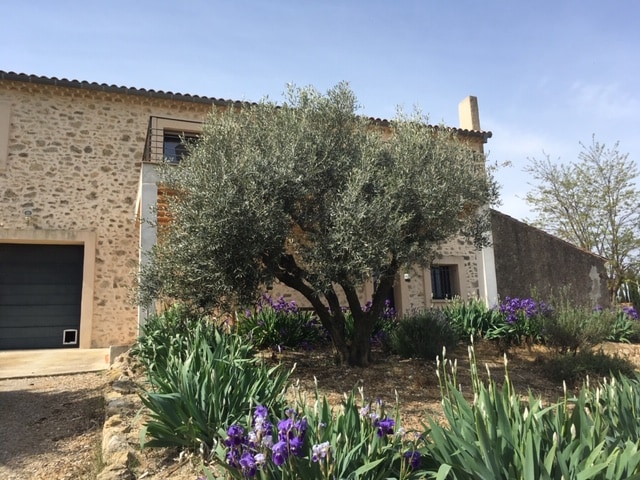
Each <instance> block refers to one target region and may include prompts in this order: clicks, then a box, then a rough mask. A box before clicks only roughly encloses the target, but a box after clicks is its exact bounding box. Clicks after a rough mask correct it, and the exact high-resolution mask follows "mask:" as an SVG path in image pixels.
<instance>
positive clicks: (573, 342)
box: [543, 302, 614, 354]
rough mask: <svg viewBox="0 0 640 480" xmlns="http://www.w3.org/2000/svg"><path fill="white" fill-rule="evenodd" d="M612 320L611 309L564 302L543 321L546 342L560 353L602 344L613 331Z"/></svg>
mask: <svg viewBox="0 0 640 480" xmlns="http://www.w3.org/2000/svg"><path fill="white" fill-rule="evenodd" d="M613 319H614V316H613V314H611V313H610V312H608V311H594V310H592V309H590V308H586V307H574V306H572V305H570V304H569V303H568V302H562V303H560V304H558V306H556V308H555V309H554V310H553V311H552V312H551V314H550V315H548V316H546V317H545V318H544V320H543V334H544V339H545V343H546V344H547V345H548V346H549V347H551V348H554V349H555V350H556V351H557V352H558V353H560V354H565V353H573V354H575V353H577V352H578V351H581V350H586V349H589V348H591V347H592V346H594V345H597V344H599V343H602V342H603V341H604V340H605V339H606V338H607V336H608V335H609V334H610V332H611V327H612V323H613Z"/></svg>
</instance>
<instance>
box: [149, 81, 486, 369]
mask: <svg viewBox="0 0 640 480" xmlns="http://www.w3.org/2000/svg"><path fill="white" fill-rule="evenodd" d="M358 108H359V107H358V103H357V100H356V98H355V96H354V94H353V92H352V91H351V90H350V88H349V87H348V86H347V85H346V84H338V85H337V86H336V87H334V88H332V89H330V90H329V91H328V92H327V93H326V94H321V93H319V92H318V91H317V90H315V89H313V88H294V87H291V88H290V89H289V91H288V93H287V94H286V95H285V99H284V102H283V103H282V104H280V105H277V104H275V103H273V102H271V101H269V100H263V101H261V102H260V103H258V104H244V105H242V106H237V105H236V106H233V107H230V108H228V109H224V110H220V109H219V110H216V111H214V112H212V113H211V115H210V116H209V117H208V119H207V121H206V122H205V125H204V127H203V133H202V136H201V138H200V140H199V141H198V142H197V143H196V144H193V145H191V146H190V147H189V152H188V155H187V157H186V158H185V159H184V160H183V161H182V162H181V163H180V164H179V165H177V166H172V167H165V168H164V169H163V174H162V181H163V182H164V183H165V184H166V185H167V186H168V187H169V188H171V189H172V191H174V192H175V194H174V195H173V197H172V200H171V202H170V204H169V211H170V215H171V218H172V223H171V224H170V226H169V227H168V229H167V230H166V231H165V232H164V234H163V235H162V238H161V239H160V241H159V242H158V244H157V245H156V247H155V248H154V249H153V251H152V252H151V255H150V258H149V262H148V265H147V266H146V267H145V268H144V269H143V270H142V272H141V277H140V291H141V294H142V295H141V298H142V300H143V301H145V300H146V301H148V300H149V299H151V298H161V297H166V298H171V299H177V300H181V301H183V302H186V303H188V304H191V305H194V306H197V307H199V308H203V309H212V308H217V309H225V308H226V309H229V308H234V307H237V306H240V305H247V304H248V303H249V302H251V301H253V300H255V298H256V297H257V295H258V293H259V292H260V289H261V286H264V285H266V284H268V283H270V282H272V281H274V280H275V279H277V280H278V281H280V282H282V283H283V284H285V285H286V286H288V287H290V288H292V289H294V290H297V291H298V292H300V294H302V295H303V296H304V297H305V298H306V300H307V301H308V302H309V304H310V305H311V306H312V307H313V309H314V310H315V312H316V313H317V315H318V316H319V318H320V320H321V321H322V324H323V325H324V327H325V328H326V329H327V330H328V332H329V333H330V335H331V338H332V341H333V345H334V347H335V352H336V357H337V359H338V361H341V362H349V363H350V364H352V365H359V366H365V365H367V364H368V362H369V360H370V344H369V340H370V335H371V331H372V328H373V325H374V322H375V319H376V317H377V316H378V315H380V313H381V311H382V309H383V306H384V302H385V299H386V298H387V295H388V294H389V292H390V290H391V288H392V286H393V283H394V278H395V277H396V274H397V273H398V271H399V270H400V269H402V268H408V266H410V265H415V264H425V265H426V264H428V263H429V262H430V261H431V260H432V259H433V257H434V254H435V253H436V250H437V247H438V245H440V244H441V243H442V242H444V241H446V240H447V239H449V238H450V237H452V236H453V235H456V234H461V235H464V236H466V237H468V238H470V239H471V240H473V241H474V242H475V243H476V244H477V245H478V246H480V245H483V244H485V243H486V239H485V236H484V233H485V232H486V231H487V230H488V217H487V215H486V208H484V207H486V206H487V205H490V204H491V203H492V202H494V200H495V198H496V186H495V183H494V182H493V180H492V179H491V177H490V176H489V175H487V174H486V172H485V168H484V158H483V156H482V155H480V154H478V153H476V152H474V151H472V150H471V149H470V148H468V147H467V146H466V145H465V144H464V142H462V141H460V140H459V139H458V138H456V130H452V129H447V128H443V127H440V128H436V127H429V126H427V125H426V123H425V118H423V117H422V116H420V115H418V114H415V115H412V116H405V115H402V114H398V118H396V119H395V120H394V121H392V122H391V123H390V124H389V125H386V124H385V125H380V123H379V122H378V123H376V122H372V121H371V120H370V119H366V118H364V117H363V116H361V115H359V114H358ZM374 278H375V287H374V292H373V295H372V297H371V298H370V299H368V300H370V301H371V308H369V309H364V308H363V307H362V306H361V300H362V299H361V298H359V297H358V291H359V289H360V287H361V286H362V285H363V283H364V282H366V281H372V279H374ZM340 298H343V299H346V303H347V304H348V305H346V306H348V307H349V309H350V310H351V312H352V315H353V318H354V324H355V327H354V328H355V333H354V335H353V339H347V338H345V317H344V313H343V309H342V308H341V307H342V306H344V305H341V304H340Z"/></svg>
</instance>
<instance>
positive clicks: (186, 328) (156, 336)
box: [132, 304, 216, 372]
mask: <svg viewBox="0 0 640 480" xmlns="http://www.w3.org/2000/svg"><path fill="white" fill-rule="evenodd" d="M215 332H216V325H215V323H214V322H213V321H212V320H211V319H209V318H208V317H206V316H199V315H196V314H194V313H193V312H191V311H190V310H189V309H188V308H187V307H185V306H184V305H181V304H175V305H173V306H171V307H170V308H169V309H167V310H165V311H164V312H162V313H159V314H155V315H150V316H149V317H147V319H146V321H145V323H144V325H143V326H142V328H141V335H140V337H138V339H137V341H136V343H135V345H134V346H133V348H132V354H133V355H134V356H135V357H136V358H137V360H138V361H139V362H140V363H141V364H142V365H143V367H145V369H146V370H147V372H151V371H153V370H155V369H161V370H164V369H165V368H166V365H167V362H168V361H169V355H170V354H171V355H178V354H179V355H181V358H183V359H184V358H185V357H186V355H187V351H188V345H189V344H190V342H191V341H192V339H193V338H194V336H195V335H196V333H197V334H198V335H200V336H202V337H204V338H208V339H211V341H212V342H213V341H214V340H215Z"/></svg>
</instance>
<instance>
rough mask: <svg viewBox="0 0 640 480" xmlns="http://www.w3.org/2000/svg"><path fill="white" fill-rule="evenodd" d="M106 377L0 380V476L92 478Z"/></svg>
mask: <svg viewBox="0 0 640 480" xmlns="http://www.w3.org/2000/svg"><path fill="white" fill-rule="evenodd" d="M106 382H107V379H106V376H105V375H104V374H103V373H85V374H77V375H62V376H55V377H35V378H22V379H10V380H1V381H0V478H2V479H5V480H14V479H15V480H17V479H32V478H46V479H91V478H94V477H95V475H96V474H97V472H98V471H99V469H100V468H101V464H100V442H101V438H102V424H103V421H104V399H103V391H104V388H105V386H106Z"/></svg>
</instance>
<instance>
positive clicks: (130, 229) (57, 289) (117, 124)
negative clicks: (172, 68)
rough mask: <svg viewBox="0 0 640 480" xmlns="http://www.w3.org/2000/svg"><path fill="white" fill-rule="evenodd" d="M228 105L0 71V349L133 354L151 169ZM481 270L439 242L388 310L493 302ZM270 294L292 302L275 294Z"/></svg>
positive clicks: (484, 264) (482, 263)
mask: <svg viewBox="0 0 640 480" xmlns="http://www.w3.org/2000/svg"><path fill="white" fill-rule="evenodd" d="M230 104H231V103H230V102H228V101H225V100H220V99H215V98H208V97H199V96H192V95H183V94H173V93H170V92H159V91H153V90H145V89H138V88H126V87H117V86H109V85H104V84H96V83H88V82H80V81H75V80H66V79H56V78H50V77H39V76H32V75H25V74H17V73H12V72H1V71H0V349H29V348H65V347H67V348H77V347H80V348H96V347H107V346H110V345H126V344H131V343H133V342H134V341H135V339H136V337H137V335H138V329H139V325H140V324H141V322H143V321H144V312H141V311H140V310H139V308H138V307H137V306H136V305H135V303H134V302H133V300H132V299H133V289H134V285H135V279H136V274H137V271H138V268H139V265H140V262H144V258H145V256H144V252H146V251H148V250H149V249H150V248H151V247H152V246H153V245H154V243H155V241H156V231H155V227H153V226H152V224H150V223H148V222H146V221H145V220H148V219H155V215H156V213H155V209H154V207H155V206H156V204H158V202H159V199H160V201H161V199H162V191H161V190H160V191H159V190H158V183H157V174H156V165H157V164H158V163H159V162H161V161H163V159H164V158H169V159H175V160H176V161H179V157H180V154H181V150H180V142H179V138H180V136H182V135H187V136H189V135H197V134H198V133H199V131H200V130H201V125H202V122H203V121H204V119H205V117H206V116H207V114H208V113H209V112H210V111H211V109H212V108H227V107H228V106H229V105H230ZM460 108H461V126H460V128H457V129H456V130H457V131H458V133H459V134H460V137H461V138H463V139H464V140H465V141H468V142H469V144H470V145H471V146H472V147H473V148H475V149H477V150H478V151H482V148H483V145H484V143H485V142H486V141H487V139H488V138H489V137H490V136H491V134H490V133H489V132H483V131H481V130H480V127H479V119H478V112H477V101H476V100H475V99H474V98H473V97H470V98H468V99H465V101H463V102H462V104H461V107H460ZM493 258H494V256H493V251H492V249H491V248H488V249H485V250H483V251H481V252H478V251H476V250H475V248H474V247H473V245H471V244H469V243H467V242H466V241H464V240H462V239H453V240H451V241H450V242H449V243H447V244H446V245H444V246H443V247H442V249H441V257H440V258H438V259H437V260H436V263H435V264H434V268H432V269H421V270H413V271H409V272H403V273H401V274H400V275H399V277H398V279H397V281H396V284H395V286H394V296H393V300H394V303H395V305H396V308H398V309H399V310H400V311H409V310H411V309H412V308H422V307H426V306H430V305H432V304H434V303H435V304H437V303H438V302H441V301H443V300H441V299H440V298H441V297H442V298H444V297H446V296H451V295H461V296H463V297H466V296H468V295H480V296H482V297H484V298H486V299H488V300H489V299H490V298H492V297H497V291H496V286H495V274H494V273H492V271H493V263H492V262H493ZM369 288H370V287H369V286H367V285H365V286H364V287H363V299H364V298H366V296H367V294H369V293H370V291H369ZM272 294H273V295H280V294H282V295H285V296H287V297H290V298H292V299H293V298H296V297H295V293H294V292H291V291H288V290H286V289H284V288H282V286H280V285H274V289H273V292H272ZM296 299H297V298H296ZM297 300H299V301H300V300H301V299H297Z"/></svg>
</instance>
